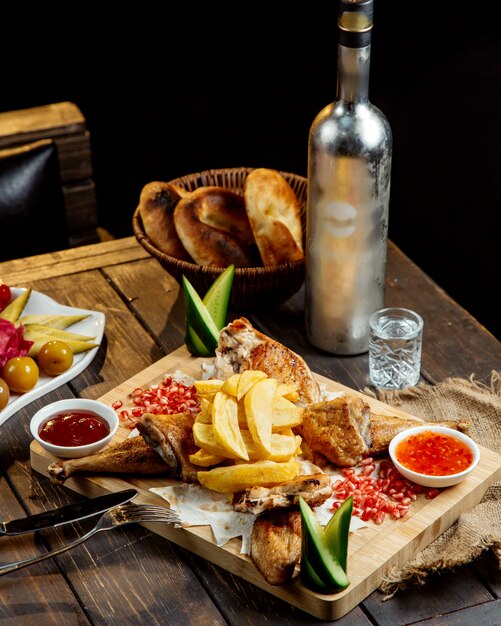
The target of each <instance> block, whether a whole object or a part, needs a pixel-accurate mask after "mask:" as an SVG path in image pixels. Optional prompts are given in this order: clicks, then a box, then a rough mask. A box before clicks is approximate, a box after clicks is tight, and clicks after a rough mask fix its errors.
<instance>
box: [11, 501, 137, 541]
mask: <svg viewBox="0 0 501 626" xmlns="http://www.w3.org/2000/svg"><path fill="white" fill-rule="evenodd" d="M136 496H137V491H136V489H125V490H124V491H118V492H117V493H110V494H107V495H105V496H99V497H97V498H90V499H89V500H84V501H83V502H77V503H76V504H69V505H67V506H62V507H61V508H59V509H52V510H50V511H45V512H44V513H38V514H37V515H30V516H29V517H24V518H21V519H15V520H11V521H10V522H0V537H3V536H5V535H21V534H23V533H29V532H32V531H34V530H42V529H44V528H54V527H56V526H61V525H62V524H69V523H70V522H77V521H78V520H81V519H84V518H86V517H90V516H91V515H96V514H97V513H103V512H104V511H107V510H108V509H112V508H113V507H115V506H118V505H119V504H124V502H128V501H129V500H132V498H135V497H136Z"/></svg>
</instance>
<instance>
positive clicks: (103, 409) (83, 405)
mask: <svg viewBox="0 0 501 626" xmlns="http://www.w3.org/2000/svg"><path fill="white" fill-rule="evenodd" d="M63 411H92V412H93V413H96V414H97V415H99V416H100V417H102V418H103V419H104V420H106V421H107V422H108V424H109V427H110V432H109V434H108V435H106V437H103V438H102V439H99V441H95V442H94V443H88V444H86V445H83V446H56V445H54V444H52V443H49V442H47V441H44V440H43V439H42V438H41V437H40V435H39V431H40V429H41V428H42V427H43V425H44V424H45V422H47V421H48V420H49V419H50V418H51V417H53V416H54V415H57V414H58V413H61V412H63ZM118 422H119V420H118V415H117V414H116V412H115V410H114V409H112V408H111V406H108V405H107V404H104V403H103V402H99V401H98V400H87V399H82V398H71V399H69V400H59V401H58V402H52V403H51V404H47V406H44V407H43V408H42V409H40V410H39V411H37V412H36V413H35V415H34V416H33V417H32V418H31V422H30V430H31V434H32V435H33V437H34V438H35V439H36V440H37V441H38V443H39V444H40V445H41V446H42V447H43V448H45V449H46V450H48V451H49V452H51V453H52V454H55V455H56V456H60V457H63V458H66V459H76V458H77V457H82V456H87V455H88V454H93V453H94V452H97V451H98V450H101V448H104V446H105V445H107V444H108V443H109V442H110V441H111V440H112V438H113V436H114V435H115V433H116V432H117V429H118Z"/></svg>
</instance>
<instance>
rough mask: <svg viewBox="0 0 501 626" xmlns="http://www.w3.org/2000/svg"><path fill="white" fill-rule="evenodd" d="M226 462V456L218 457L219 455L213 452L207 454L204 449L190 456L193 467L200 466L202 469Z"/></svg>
mask: <svg viewBox="0 0 501 626" xmlns="http://www.w3.org/2000/svg"><path fill="white" fill-rule="evenodd" d="M224 460H225V458H224V456H218V455H217V454H212V453H211V452H207V450H204V449H203V448H200V450H197V452H195V453H194V454H190V461H191V462H192V463H193V465H200V466H201V467H211V466H212V465H218V463H222V462H223V461H224Z"/></svg>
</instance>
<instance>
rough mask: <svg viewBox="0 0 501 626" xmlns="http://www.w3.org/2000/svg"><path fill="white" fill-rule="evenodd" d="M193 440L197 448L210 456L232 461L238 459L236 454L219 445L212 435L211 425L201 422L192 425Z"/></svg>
mask: <svg viewBox="0 0 501 626" xmlns="http://www.w3.org/2000/svg"><path fill="white" fill-rule="evenodd" d="M193 439H194V440H195V444H196V445H197V446H198V447H199V448H203V449H204V450H206V451H207V452H209V453H210V454H214V455H216V456H224V457H225V458H226V459H233V460H237V459H238V458H240V457H238V456H237V455H236V454H233V453H231V452H228V450H227V449H226V448H224V447H223V446H222V445H220V444H219V442H218V441H217V440H216V437H215V435H214V427H213V426H212V424H204V423H203V422H197V421H195V423H194V424H193Z"/></svg>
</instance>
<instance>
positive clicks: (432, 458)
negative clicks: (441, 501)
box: [395, 431, 473, 476]
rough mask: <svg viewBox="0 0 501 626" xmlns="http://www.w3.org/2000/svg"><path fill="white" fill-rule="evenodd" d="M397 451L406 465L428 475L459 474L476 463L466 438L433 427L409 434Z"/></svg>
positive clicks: (398, 457)
mask: <svg viewBox="0 0 501 626" xmlns="http://www.w3.org/2000/svg"><path fill="white" fill-rule="evenodd" d="M395 454H396V458H397V459H398V461H399V462H400V463H402V465H405V467H407V468H408V469H410V470H411V471H413V472H418V473H419V474H427V475H428V476H450V475H451V474H458V473H459V472H463V471H464V470H465V469H468V467H470V465H471V464H472V463H473V452H472V451H471V450H470V448H469V447H468V446H467V445H466V444H465V443H464V442H463V441H460V440H459V439H456V438H455V437H452V436H451V435H445V434H443V433H436V432H433V431H424V432H421V433H418V434H415V435H409V437H406V438H405V439H403V440H402V441H401V442H400V443H399V444H398V445H397V447H396V449H395Z"/></svg>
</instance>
